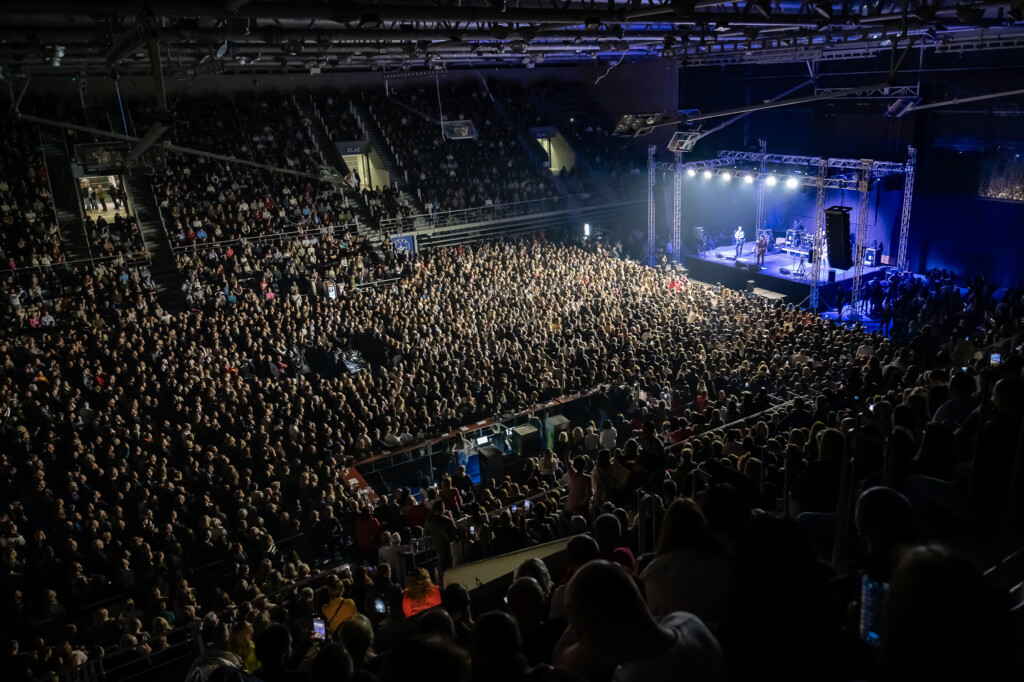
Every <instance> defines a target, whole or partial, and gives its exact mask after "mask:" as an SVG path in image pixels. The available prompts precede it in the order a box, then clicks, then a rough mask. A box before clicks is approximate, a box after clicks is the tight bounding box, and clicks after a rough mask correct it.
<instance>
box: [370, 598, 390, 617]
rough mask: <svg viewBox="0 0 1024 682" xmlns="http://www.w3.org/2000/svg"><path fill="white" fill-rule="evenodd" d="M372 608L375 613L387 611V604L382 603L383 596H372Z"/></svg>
mask: <svg viewBox="0 0 1024 682" xmlns="http://www.w3.org/2000/svg"><path fill="white" fill-rule="evenodd" d="M373 610H374V611H376V612H377V613H380V614H384V613H387V610H388V609H387V606H386V605H385V604H384V598H383V597H374V598H373Z"/></svg>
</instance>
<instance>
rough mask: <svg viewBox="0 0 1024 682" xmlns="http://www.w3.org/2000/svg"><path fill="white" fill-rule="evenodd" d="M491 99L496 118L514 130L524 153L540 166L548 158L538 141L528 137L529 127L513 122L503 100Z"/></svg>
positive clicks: (498, 98)
mask: <svg viewBox="0 0 1024 682" xmlns="http://www.w3.org/2000/svg"><path fill="white" fill-rule="evenodd" d="M491 101H492V102H494V109H495V110H496V111H497V112H498V118H500V119H501V121H502V123H504V124H505V128H506V129H511V130H514V131H515V136H516V139H517V140H518V141H519V144H521V145H522V146H523V149H524V150H525V151H526V154H527V155H528V156H529V157H530V161H532V162H533V163H535V164H537V167H538V168H540V167H541V166H542V165H543V164H544V162H545V161H547V160H548V155H547V152H545V151H544V148H543V147H541V146H540V142H538V141H537V140H536V139H535V138H532V137H530V131H529V128H527V127H526V126H525V125H519V124H517V123H515V122H513V120H512V117H510V116H509V115H508V110H507V109H506V107H505V102H504V101H503V100H502V99H501V98H500V97H495V98H493V99H492V100H491Z"/></svg>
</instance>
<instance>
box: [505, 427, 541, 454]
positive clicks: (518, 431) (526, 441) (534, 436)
mask: <svg viewBox="0 0 1024 682" xmlns="http://www.w3.org/2000/svg"><path fill="white" fill-rule="evenodd" d="M512 451H513V452H515V453H516V454H517V455H519V456H520V457H533V456H534V455H537V454H540V431H538V430H537V427H535V426H530V425H529V424H523V425H522V426H517V427H515V428H514V429H512Z"/></svg>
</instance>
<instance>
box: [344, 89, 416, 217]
mask: <svg viewBox="0 0 1024 682" xmlns="http://www.w3.org/2000/svg"><path fill="white" fill-rule="evenodd" d="M352 108H353V112H352V113H354V114H355V116H356V120H357V121H359V127H360V128H362V129H363V132H364V133H365V134H366V139H367V140H369V141H370V145H371V146H372V147H373V148H374V149H376V150H377V154H379V155H380V158H381V161H383V163H384V170H386V171H387V172H388V176H389V177H390V178H391V184H392V185H394V186H395V187H397V188H398V191H399V193H400V194H401V196H402V199H403V200H404V201H405V202H406V203H407V204H408V205H409V206H412V207H413V212H414V213H416V214H417V215H416V218H415V220H414V221H413V229H415V230H421V229H424V228H426V227H428V225H427V222H426V221H425V220H424V219H423V217H422V216H421V215H419V214H421V213H422V212H423V204H422V202H420V200H419V198H417V196H416V194H415V193H414V192H412V191H411V190H412V185H411V184H410V183H409V182H408V181H407V180H406V179H405V171H403V170H402V168H401V166H400V165H399V163H398V159H396V158H395V155H394V153H393V152H392V151H391V145H390V143H388V141H387V138H386V137H384V133H383V132H381V130H380V128H379V127H378V126H377V123H376V119H375V118H374V116H373V113H372V112H371V111H370V108H369V106H367V104H366V102H365V101H364V100H363V99H361V98H354V99H353V100H352Z"/></svg>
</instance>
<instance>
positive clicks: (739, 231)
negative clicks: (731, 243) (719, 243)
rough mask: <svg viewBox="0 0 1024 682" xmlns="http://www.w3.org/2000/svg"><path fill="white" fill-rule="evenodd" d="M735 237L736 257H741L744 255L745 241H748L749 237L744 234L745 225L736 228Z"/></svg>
mask: <svg viewBox="0 0 1024 682" xmlns="http://www.w3.org/2000/svg"><path fill="white" fill-rule="evenodd" d="M733 238H734V239H735V240H736V257H737V258H739V257H740V256H742V255H743V242H745V241H746V239H747V237H746V235H745V234H743V226H742V225H740V226H739V227H737V228H736V232H735V234H733Z"/></svg>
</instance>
